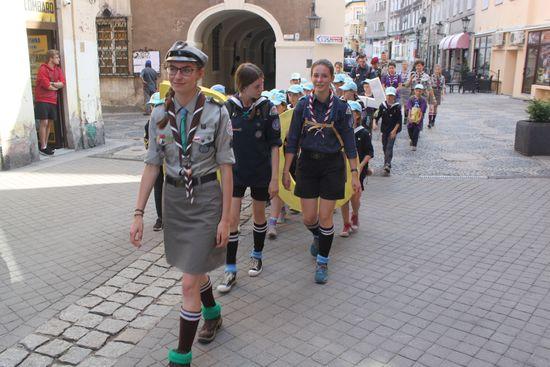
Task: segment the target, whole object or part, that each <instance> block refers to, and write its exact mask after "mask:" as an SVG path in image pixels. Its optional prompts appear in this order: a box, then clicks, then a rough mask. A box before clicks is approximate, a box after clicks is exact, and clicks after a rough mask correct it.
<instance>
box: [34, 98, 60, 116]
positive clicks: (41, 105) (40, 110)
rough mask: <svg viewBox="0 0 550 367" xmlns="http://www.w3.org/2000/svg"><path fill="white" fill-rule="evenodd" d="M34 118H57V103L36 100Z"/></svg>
mask: <svg viewBox="0 0 550 367" xmlns="http://www.w3.org/2000/svg"><path fill="white" fill-rule="evenodd" d="M34 118H35V119H37V120H57V105H55V104H53V103H48V102H36V104H35V105H34Z"/></svg>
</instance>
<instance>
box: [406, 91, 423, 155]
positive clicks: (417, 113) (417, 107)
mask: <svg viewBox="0 0 550 367" xmlns="http://www.w3.org/2000/svg"><path fill="white" fill-rule="evenodd" d="M423 91H424V86H423V85H422V84H417V85H416V86H415V87H414V95H413V96H412V97H411V98H410V99H409V102H407V108H406V110H407V130H408V132H409V138H410V139H411V141H410V145H411V150H413V151H414V150H416V145H417V144H418V138H419V136H420V131H421V130H422V121H423V120H424V115H425V114H426V109H427V108H428V103H427V102H426V100H425V99H424V97H422V92H423Z"/></svg>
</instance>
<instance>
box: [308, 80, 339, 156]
mask: <svg viewBox="0 0 550 367" xmlns="http://www.w3.org/2000/svg"><path fill="white" fill-rule="evenodd" d="M314 95H315V94H314V93H311V94H310V95H309V96H308V97H307V98H308V104H307V111H308V114H309V118H310V119H309V120H305V121H304V125H305V126H306V127H307V132H311V131H315V135H317V134H321V136H322V137H323V138H324V137H325V134H324V133H323V129H324V128H326V127H330V128H331V129H332V130H333V131H334V135H336V137H337V138H338V141H339V142H340V145H341V146H344V142H343V140H342V137H341V136H340V134H339V133H338V130H336V128H335V127H334V121H331V122H329V119H330V118H331V116H332V107H333V106H334V100H335V98H334V93H332V91H330V95H329V97H328V100H329V103H328V108H327V112H326V113H325V116H324V117H323V121H322V122H318V121H317V119H316V118H315V113H314V112H313V100H314Z"/></svg>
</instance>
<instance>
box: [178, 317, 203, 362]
mask: <svg viewBox="0 0 550 367" xmlns="http://www.w3.org/2000/svg"><path fill="white" fill-rule="evenodd" d="M200 319H201V312H200V311H186V310H184V309H183V307H182V308H181V309H180V337H179V341H178V353H181V354H185V353H189V352H190V351H191V346H192V345H193V340H194V339H195V334H196V333H197V327H198V326H199V320H200Z"/></svg>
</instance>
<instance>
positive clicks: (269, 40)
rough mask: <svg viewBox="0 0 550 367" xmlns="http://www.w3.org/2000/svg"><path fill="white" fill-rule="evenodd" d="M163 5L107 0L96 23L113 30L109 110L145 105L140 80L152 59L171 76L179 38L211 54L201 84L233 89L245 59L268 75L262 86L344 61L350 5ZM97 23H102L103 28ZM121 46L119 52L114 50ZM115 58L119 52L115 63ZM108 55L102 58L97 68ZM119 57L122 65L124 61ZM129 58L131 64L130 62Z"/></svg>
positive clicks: (105, 97)
mask: <svg viewBox="0 0 550 367" xmlns="http://www.w3.org/2000/svg"><path fill="white" fill-rule="evenodd" d="M184 3H185V6H182V1H181V0H166V1H163V2H162V5H155V14H154V16H151V2H150V1H145V0H132V1H130V0H118V1H115V0H104V1H103V2H102V5H101V7H102V9H103V10H102V12H101V14H102V15H101V16H100V17H98V19H97V22H99V23H101V24H104V27H105V29H107V30H113V31H112V32H111V33H110V34H109V33H108V32H106V33H105V36H106V37H107V36H109V37H111V38H114V37H116V36H117V34H116V32H115V31H114V30H115V29H121V30H122V31H121V32H119V34H118V37H119V38H120V37H123V38H124V40H125V42H124V43H123V44H122V45H121V46H123V47H118V46H117V40H116V39H105V42H103V40H102V39H100V40H99V42H100V43H102V42H103V43H102V44H101V45H100V49H101V50H103V52H104V53H105V55H106V57H105V59H106V60H108V61H109V60H114V62H115V63H117V64H118V63H120V65H121V67H120V68H118V66H117V65H110V64H108V63H107V64H106V65H107V66H108V67H107V68H105V69H102V68H101V67H100V80H101V92H102V103H103V105H104V106H139V105H141V104H142V103H143V96H142V85H141V81H140V79H139V77H138V73H139V71H140V70H141V69H140V68H141V67H142V65H143V64H144V62H145V60H146V59H150V60H151V61H152V64H153V68H156V69H157V71H158V72H159V74H160V79H167V78H166V75H165V72H164V70H163V68H162V60H163V58H164V55H165V54H166V52H167V51H168V49H169V47H170V46H171V45H172V43H173V42H174V41H175V40H177V39H182V40H187V41H189V42H190V43H192V44H194V45H196V46H198V47H200V48H201V49H203V50H204V51H205V52H206V53H207V54H208V55H209V62H208V65H207V67H206V74H205V78H204V80H203V81H202V84H203V85H205V86H211V85H213V84H223V85H225V86H226V88H227V89H228V90H229V91H232V90H233V89H234V82H233V76H234V72H235V69H236V67H237V66H238V65H239V64H240V63H242V62H253V63H255V64H257V65H258V66H260V67H261V68H262V70H263V71H264V73H265V87H266V89H269V88H274V87H277V88H286V87H288V84H289V79H290V74H291V73H293V72H299V73H301V74H302V76H305V77H308V76H309V72H310V67H311V63H312V62H313V61H314V60H315V59H318V58H327V59H329V60H331V61H333V62H334V61H342V59H343V46H344V23H343V20H344V9H345V3H344V2H343V1H342V2H335V1H332V0H315V1H310V0H303V1H294V0H281V1H276V2H274V1H268V0H246V1H245V0H225V1H224V0H209V1H190V0H186V1H185V2H184ZM99 23H98V24H99ZM117 47H118V48H117ZM110 53H113V54H116V55H115V56H113V57H111V58H110V59H109V58H108V56H109V55H110ZM102 59H103V56H102V55H100V63H101V62H102V61H101V60H102ZM119 60H120V62H119ZM127 60H128V61H129V62H128V63H127V62H126V61H127Z"/></svg>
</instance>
